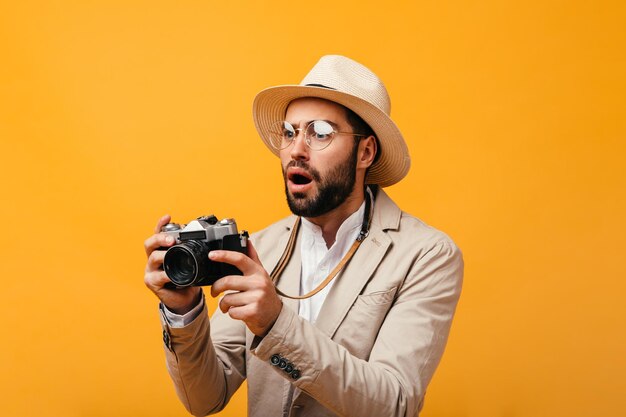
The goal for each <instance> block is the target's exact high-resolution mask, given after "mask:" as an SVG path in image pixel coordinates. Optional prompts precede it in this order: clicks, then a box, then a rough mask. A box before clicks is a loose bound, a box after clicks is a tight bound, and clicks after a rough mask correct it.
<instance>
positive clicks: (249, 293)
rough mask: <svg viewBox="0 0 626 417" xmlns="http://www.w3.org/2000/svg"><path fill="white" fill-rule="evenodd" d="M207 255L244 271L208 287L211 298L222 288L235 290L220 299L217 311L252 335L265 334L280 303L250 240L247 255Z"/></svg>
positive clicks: (233, 253) (222, 252)
mask: <svg viewBox="0 0 626 417" xmlns="http://www.w3.org/2000/svg"><path fill="white" fill-rule="evenodd" d="M209 258H210V259H211V260H212V261H215V262H225V263H227V264H231V265H234V266H236V267H237V268H238V269H239V270H240V271H241V272H242V273H243V275H242V276H240V275H228V276H225V277H223V278H220V279H218V280H217V281H215V283H213V285H212V286H211V296H213V297H217V296H218V295H220V294H221V293H223V292H224V291H237V292H234V293H228V294H226V295H225V296H224V297H223V298H222V300H221V301H220V310H222V312H224V313H228V315H229V316H230V317H231V318H233V319H235V320H242V321H243V322H244V323H245V324H246V326H248V328H249V329H250V331H251V332H252V333H254V334H255V335H257V336H261V337H262V336H265V335H266V334H267V332H268V331H269V330H270V329H271V328H272V326H273V325H274V322H275V321H276V319H277V318H278V315H279V314H280V311H281V309H282V307H283V303H282V301H281V300H280V298H279V297H278V294H276V289H275V288H274V283H273V282H272V281H271V280H270V277H269V274H268V273H267V271H266V270H265V268H263V265H261V261H259V257H258V255H257V253H256V250H255V249H254V246H252V243H251V242H250V241H248V256H246V255H245V254H243V253H239V252H233V251H225V250H215V251H211V252H210V253H209Z"/></svg>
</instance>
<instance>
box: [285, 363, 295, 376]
mask: <svg viewBox="0 0 626 417" xmlns="http://www.w3.org/2000/svg"><path fill="white" fill-rule="evenodd" d="M283 371H285V372H287V373H288V374H290V373H291V372H293V363H291V362H287V366H285V369H283Z"/></svg>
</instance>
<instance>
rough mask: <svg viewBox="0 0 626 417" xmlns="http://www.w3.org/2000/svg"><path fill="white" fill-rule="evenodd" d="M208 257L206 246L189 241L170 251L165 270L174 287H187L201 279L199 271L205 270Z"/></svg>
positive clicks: (167, 253) (164, 265) (166, 255)
mask: <svg viewBox="0 0 626 417" xmlns="http://www.w3.org/2000/svg"><path fill="white" fill-rule="evenodd" d="M208 255H209V249H208V247H207V245H206V244H204V243H203V242H199V241H196V240H188V241H186V242H183V243H180V244H178V245H175V246H172V247H171V248H169V249H168V251H167V252H166V253H165V258H164V259H163V269H164V270H165V273H166V274H167V276H168V277H169V279H170V280H171V281H172V283H173V284H174V285H176V286H178V287H187V286H190V285H192V284H193V283H194V282H195V281H196V280H197V279H198V278H201V277H199V271H202V270H203V265H204V264H205V263H206V262H207V261H208V258H207V257H208Z"/></svg>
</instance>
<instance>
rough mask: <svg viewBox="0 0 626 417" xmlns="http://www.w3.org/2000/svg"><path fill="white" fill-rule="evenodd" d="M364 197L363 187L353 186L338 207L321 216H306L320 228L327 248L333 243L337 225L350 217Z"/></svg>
mask: <svg viewBox="0 0 626 417" xmlns="http://www.w3.org/2000/svg"><path fill="white" fill-rule="evenodd" d="M364 198H365V194H364V193H363V187H355V189H354V190H353V191H352V193H351V194H350V195H349V196H348V198H346V200H345V201H344V202H343V203H341V204H340V205H339V206H338V207H336V208H334V209H332V210H331V211H329V212H328V213H325V214H323V215H321V216H317V217H307V218H306V219H307V220H308V221H310V222H311V223H313V224H315V225H317V226H319V228H320V229H322V237H323V238H324V241H325V242H326V247H327V248H330V247H331V246H332V245H333V243H335V239H336V238H337V231H338V230H339V227H340V226H341V224H342V223H343V222H344V221H345V220H346V219H347V218H348V217H350V215H352V214H353V213H354V212H355V211H357V210H358V209H359V207H361V204H363V200H364Z"/></svg>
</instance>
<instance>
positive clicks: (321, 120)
mask: <svg viewBox="0 0 626 417" xmlns="http://www.w3.org/2000/svg"><path fill="white" fill-rule="evenodd" d="M285 121H286V122H287V123H289V124H290V125H292V126H293V127H296V128H298V129H300V127H299V126H302V127H307V126H308V125H309V124H310V123H312V122H318V121H319V122H326V123H328V124H330V125H331V126H333V127H334V128H336V129H337V128H339V125H338V124H337V123H335V122H333V121H332V120H326V119H313V120H308V121H306V122H300V124H299V125H298V124H293V123H291V122H290V121H289V120H285Z"/></svg>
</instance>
